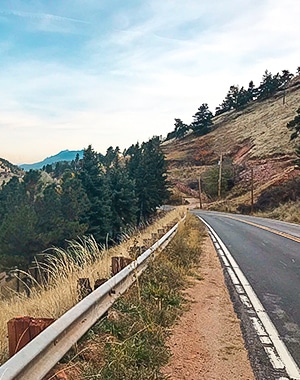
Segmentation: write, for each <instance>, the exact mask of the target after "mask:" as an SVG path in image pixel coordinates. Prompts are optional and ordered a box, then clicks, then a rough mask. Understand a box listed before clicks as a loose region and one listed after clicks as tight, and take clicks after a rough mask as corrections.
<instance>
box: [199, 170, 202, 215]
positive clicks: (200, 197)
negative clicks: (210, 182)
mask: <svg viewBox="0 0 300 380" xmlns="http://www.w3.org/2000/svg"><path fill="white" fill-rule="evenodd" d="M198 185H199V186H198V188H199V203H200V209H202V189H201V176H199V178H198Z"/></svg>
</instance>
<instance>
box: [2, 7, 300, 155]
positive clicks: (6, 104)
mask: <svg viewBox="0 0 300 380" xmlns="http://www.w3.org/2000/svg"><path fill="white" fill-rule="evenodd" d="M88 4H90V6H92V2H90V3H88ZM87 6H88V5H87ZM101 12H102V9H101V10H100V13H99V21H98V22H99V25H98V24H97V22H96V21H97V17H96V16H94V15H88V14H87V12H83V15H82V17H83V18H84V19H87V20H88V21H89V22H91V25H92V27H93V28H92V31H91V30H90V33H91V35H90V37H89V39H88V38H87V37H86V39H85V40H84V42H82V41H81V42H80V45H79V46H78V56H76V50H75V53H74V51H72V54H73V56H72V59H65V60H64V58H63V57H64V55H63V53H65V54H68V51H65V52H63V51H59V50H58V52H60V53H61V54H60V55H58V56H56V55H53V57H52V58H51V59H50V60H49V61H47V60H48V59H49V56H47V58H43V55H40V56H38V57H36V59H33V58H30V59H29V58H28V57H26V55H25V58H24V59H22V60H21V61H16V62H13V61H10V66H8V67H7V68H6V70H5V71H2V72H0V81H1V86H2V88H1V89H0V91H1V92H2V95H3V96H2V99H5V101H3V102H2V103H0V111H1V115H2V118H1V123H0V133H1V140H0V157H1V156H3V157H4V158H7V159H11V160H12V161H13V162H26V161H34V160H36V161H37V160H40V159H42V158H44V157H45V156H49V155H51V154H55V153H57V152H58V151H59V150H61V149H81V148H82V147H84V146H87V145H88V144H92V145H93V146H94V147H95V149H98V150H99V151H101V152H105V150H106V148H107V147H108V146H110V145H114V146H115V145H119V146H120V147H121V148H125V147H127V146H128V145H130V144H131V143H134V142H135V141H137V140H139V141H143V140H145V139H147V138H149V137H151V136H152V135H157V134H158V135H160V134H162V135H166V133H167V132H169V131H170V130H171V129H172V128H173V123H174V118H175V117H179V118H182V119H183V120H184V121H185V122H187V123H189V122H190V121H191V120H192V116H193V114H194V113H195V112H196V110H197V108H198V107H199V106H200V104H201V103H203V102H207V103H208V104H209V106H210V108H211V109H214V107H216V106H217V105H218V104H219V103H221V102H222V100H223V99H224V97H225V95H226V92H227V90H228V88H229V86H230V85H232V84H239V85H244V86H247V85H248V82H249V81H250V80H254V82H255V84H256V85H258V84H259V81H260V79H261V77H262V74H263V72H264V70H265V69H269V70H271V71H272V72H273V73H275V72H277V71H280V70H282V69H289V70H291V71H295V69H296V67H297V66H299V65H300V62H298V61H297V60H298V58H299V46H298V41H297V38H296V37H297V36H298V35H300V23H299V22H298V20H299V19H300V7H299V5H297V2H296V1H293V0H287V1H286V2H285V3H284V4H283V3H282V2H281V1H279V0H260V1H258V0H256V1H253V0H243V1H241V0H234V1H229V0H227V1H223V2H220V1H219V0H218V1H217V0H211V1H209V2H208V1H207V2H203V1H202V2H199V1H198V0H197V1H196V0H187V1H185V3H184V5H183V3H182V1H179V0H173V1H170V0H166V1H158V0H153V1H148V2H141V5H140V7H138V8H130V7H129V6H128V9H126V10H124V9H123V10H119V11H118V9H116V10H114V12H113V14H110V15H109V18H108V19H106V20H103V23H101V19H100V16H101ZM29 14H31V13H29ZM29 14H28V16H27V14H25V15H24V17H30V16H29ZM45 14H46V15H47V14H50V15H49V17H48V16H45ZM42 15H43V16H42ZM92 16H93V17H92ZM34 17H37V16H34ZM53 17H54V18H53ZM55 17H57V16H53V15H52V13H51V12H50V11H49V12H48V13H47V12H45V13H42V14H41V20H43V21H46V22H47V20H48V21H49V22H50V24H53V25H54V26H55V25H57V24H59V23H61V24H64V23H67V24H68V23H69V21H70V22H71V23H74V24H77V21H78V22H79V23H80V19H78V20H77V18H76V17H75V18H73V16H72V17H70V18H69V17H67V16H66V17H60V16H59V19H56V18H55ZM69 19H70V20H69ZM90 20H91V21H90ZM104 23H105V27H104ZM109 25H110V26H109ZM39 28H41V25H38V27H37V30H40V29H39ZM74 38H75V37H74ZM78 43H79V42H78ZM9 48H10V49H11V45H9ZM0 50H1V43H0ZM3 51H4V53H5V51H6V45H5V44H4V45H3ZM79 52H80V53H79ZM82 52H84V55H83V56H82V55H79V54H82ZM46 59H47V60H46ZM8 131H9V134H8V133H7V132H8ZM14 152H22V153H17V154H16V153H14ZM4 153H5V154H4ZM26 157H27V158H26Z"/></svg>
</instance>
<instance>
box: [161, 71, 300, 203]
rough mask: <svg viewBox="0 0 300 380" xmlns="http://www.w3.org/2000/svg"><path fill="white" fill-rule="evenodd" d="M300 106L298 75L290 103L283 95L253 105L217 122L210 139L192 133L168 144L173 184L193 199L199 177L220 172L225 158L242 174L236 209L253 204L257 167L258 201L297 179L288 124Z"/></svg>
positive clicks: (231, 195)
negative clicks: (210, 171) (264, 193)
mask: <svg viewBox="0 0 300 380" xmlns="http://www.w3.org/2000/svg"><path fill="white" fill-rule="evenodd" d="M299 106H300V76H299V75H298V76H297V77H295V78H294V79H293V80H292V81H291V82H290V85H289V87H288V88H287V90H286V102H285V104H283V91H278V92H277V93H276V94H275V96H273V97H272V98H269V99H267V100H265V101H255V102H252V103H251V104H249V105H248V106H247V107H246V108H245V109H244V110H242V111H230V112H227V113H224V114H222V115H219V116H216V117H214V118H213V122H214V130H213V131H212V132H211V133H209V134H207V135H205V136H202V137H195V136H194V135H192V134H191V135H188V136H186V137H185V138H183V139H180V140H171V141H166V142H164V143H163V144H162V146H163V151H164V153H165V155H166V159H167V161H168V168H169V179H170V181H171V183H172V184H173V185H174V186H175V188H176V187H177V189H180V191H181V192H182V191H184V192H185V194H186V195H187V194H191V192H190V189H195V190H197V188H198V185H197V183H198V182H197V181H198V177H199V175H203V173H205V172H206V171H207V170H208V169H210V168H212V167H216V168H217V165H218V161H219V159H220V155H221V154H222V155H223V158H224V160H227V161H228V160H229V161H230V162H231V163H232V164H233V167H234V170H235V171H236V172H237V173H238V175H236V176H235V185H234V187H233V188H232V190H231V191H230V192H229V193H228V194H227V200H229V199H231V203H234V204H235V205H238V204H249V202H250V199H249V190H250V175H251V174H250V173H251V167H253V177H254V196H255V200H257V198H258V196H259V195H260V194H261V193H262V191H263V190H265V189H267V188H270V186H272V185H273V186H275V185H279V184H282V183H284V182H286V181H287V180H288V179H291V178H294V177H296V176H297V175H298V171H297V170H296V169H295V167H294V159H295V157H296V156H295V153H294V149H295V142H291V140H290V135H291V132H290V131H289V130H288V129H287V127H286V124H287V123H288V122H289V121H290V120H291V119H293V118H294V117H295V115H296V110H297V109H298V107H299ZM194 195H196V194H194ZM206 200H207V199H206Z"/></svg>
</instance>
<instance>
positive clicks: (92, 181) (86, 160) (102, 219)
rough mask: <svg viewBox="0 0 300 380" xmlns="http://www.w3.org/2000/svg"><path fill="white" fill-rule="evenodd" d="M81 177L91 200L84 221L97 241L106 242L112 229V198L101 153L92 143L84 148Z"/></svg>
mask: <svg viewBox="0 0 300 380" xmlns="http://www.w3.org/2000/svg"><path fill="white" fill-rule="evenodd" d="M79 179H80V180H81V182H82V185H83V188H84V190H85V192H86V194H87V197H88V199H89V202H90V208H89V210H88V211H87V212H86V213H85V216H84V217H83V218H82V222H83V223H85V224H87V225H88V226H89V228H88V231H87V232H88V233H89V234H92V235H93V236H94V237H95V239H96V240H97V241H99V242H104V241H105V240H106V238H107V234H108V233H109V232H110V231H111V218H112V215H111V199H110V196H109V187H108V183H107V178H106V176H105V173H104V171H103V167H102V164H101V163H100V160H99V155H98V154H97V153H96V152H95V151H94V150H93V149H92V147H91V145H89V146H88V148H87V149H85V150H84V154H83V159H82V167H81V170H80V173H79Z"/></svg>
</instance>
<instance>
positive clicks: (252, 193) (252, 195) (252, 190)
mask: <svg viewBox="0 0 300 380" xmlns="http://www.w3.org/2000/svg"><path fill="white" fill-rule="evenodd" d="M253 182H254V178H253V166H251V214H253V205H254V183H253Z"/></svg>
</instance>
